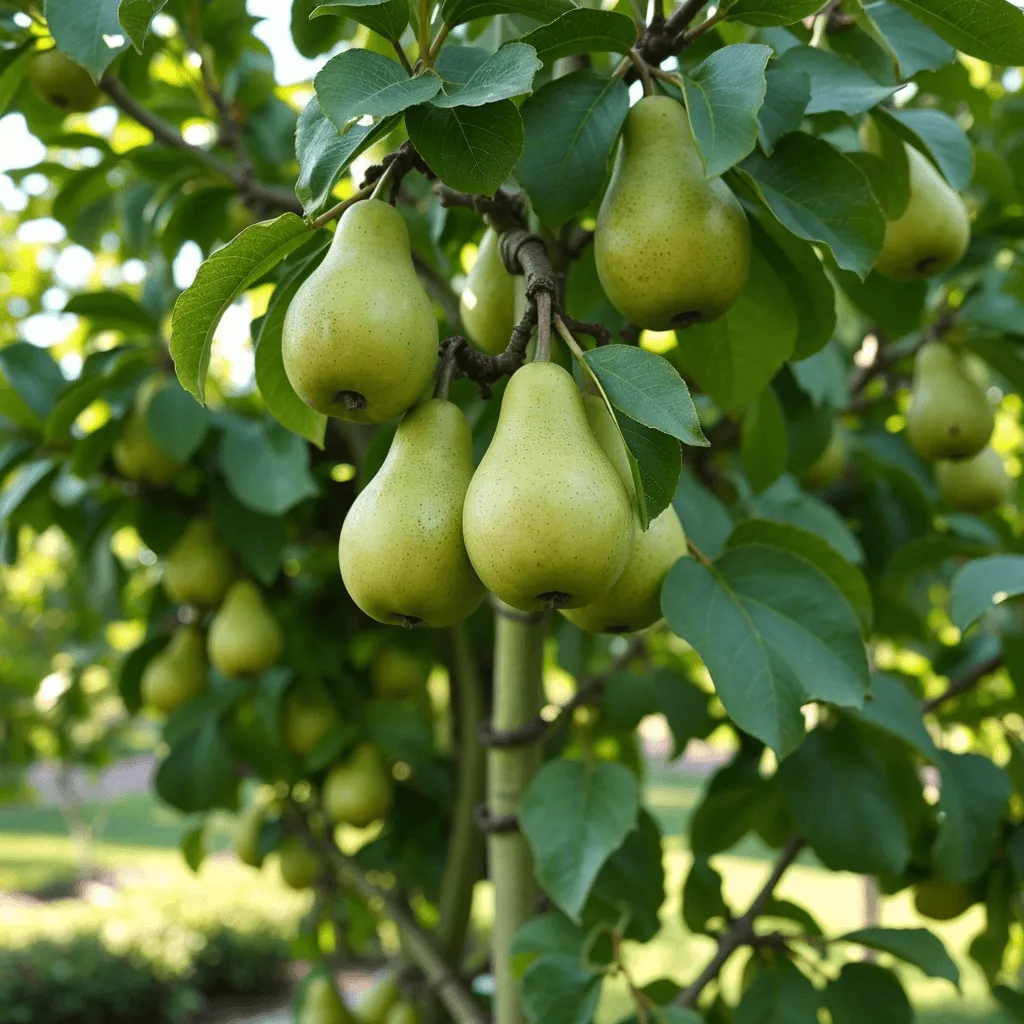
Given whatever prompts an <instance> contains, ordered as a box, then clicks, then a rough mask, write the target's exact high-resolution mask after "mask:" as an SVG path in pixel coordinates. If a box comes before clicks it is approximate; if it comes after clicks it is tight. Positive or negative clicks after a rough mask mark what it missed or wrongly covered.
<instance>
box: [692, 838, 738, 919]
mask: <svg viewBox="0 0 1024 1024" xmlns="http://www.w3.org/2000/svg"><path fill="white" fill-rule="evenodd" d="M733 916H734V915H733V912H732V910H731V908H730V907H729V904H728V903H726V902H725V897H724V896H723V895H722V876H721V875H720V874H719V873H718V872H717V871H716V870H715V869H714V868H713V867H712V866H711V862H710V861H709V860H708V858H707V857H705V856H703V855H699V854H698V855H695V856H694V858H693V864H692V865H691V867H690V873H689V874H688V875H687V876H686V882H685V883H684V885H683V921H684V923H685V924H686V927H687V928H689V929H690V931H691V932H694V933H695V934H700V933H701V932H706V931H708V925H709V924H711V925H712V926H713V929H714V930H718V929H719V928H721V927H722V926H723V925H725V924H728V922H729V921H731V920H732V919H733Z"/></svg>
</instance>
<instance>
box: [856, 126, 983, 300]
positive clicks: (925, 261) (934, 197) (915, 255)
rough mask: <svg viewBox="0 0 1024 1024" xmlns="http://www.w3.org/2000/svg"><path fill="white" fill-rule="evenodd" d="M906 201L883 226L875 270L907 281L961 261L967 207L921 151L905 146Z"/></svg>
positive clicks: (966, 238)
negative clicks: (895, 215)
mask: <svg viewBox="0 0 1024 1024" xmlns="http://www.w3.org/2000/svg"><path fill="white" fill-rule="evenodd" d="M906 149H907V157H908V160H909V163H910V200H909V202H908V203H907V207H906V209H905V210H904V211H903V213H901V214H900V215H899V216H898V217H897V218H896V219H895V220H887V221H886V224H885V241H884V243H883V244H882V251H881V252H880V253H879V255H878V259H877V260H875V269H876V270H877V271H879V272H880V273H882V274H885V276H886V277H892V278H896V279H897V280H900V281H909V280H913V279H914V278H919V277H931V276H932V275H933V274H939V273H941V272H942V271H943V270H948V269H949V268H950V267H953V266H955V265H956V264H957V263H959V262H960V260H961V258H962V257H963V254H964V253H965V252H966V251H967V246H968V243H969V242H970V240H971V222H970V220H969V219H968V217H967V207H966V206H964V201H963V200H962V199H961V198H960V196H959V195H958V194H957V193H956V191H955V190H954V189H953V187H952V186H951V185H950V184H949V183H948V182H947V181H946V179H945V178H944V177H943V176H942V175H941V174H940V173H939V171H938V170H937V169H936V168H935V166H934V165H933V164H932V162H931V161H930V160H929V159H928V158H927V157H926V156H924V154H923V153H920V152H918V151H917V150H916V149H914V148H912V147H910V146H907V147H906Z"/></svg>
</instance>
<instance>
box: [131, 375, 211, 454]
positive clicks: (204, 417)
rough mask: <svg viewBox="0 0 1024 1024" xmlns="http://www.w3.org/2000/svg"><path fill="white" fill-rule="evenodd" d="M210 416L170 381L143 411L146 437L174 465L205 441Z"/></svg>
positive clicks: (192, 452)
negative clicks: (147, 435) (150, 439)
mask: <svg viewBox="0 0 1024 1024" xmlns="http://www.w3.org/2000/svg"><path fill="white" fill-rule="evenodd" d="M209 426H210V414H209V413H208V412H207V411H206V409H204V408H203V407H202V406H201V405H199V404H198V403H197V402H196V400H195V399H194V398H193V397H192V396H191V395H190V394H189V393H188V392H187V391H184V390H183V389H182V388H180V387H179V386H178V385H177V383H175V382H171V383H169V384H168V385H167V386H166V387H163V388H161V389H160V390H159V391H158V392H157V393H156V394H155V395H154V396H153V400H152V401H151V402H150V403H149V406H148V407H147V408H146V429H147V430H148V431H149V436H150V437H152V439H153V440H154V441H155V442H156V444H157V447H159V448H161V449H163V451H164V452H166V453H167V454H168V455H170V457H171V458H172V459H174V461H175V462H183V463H184V462H188V460H189V459H191V458H192V456H193V455H195V453H196V452H197V451H199V447H200V445H201V444H202V443H203V441H204V440H205V439H206V432H207V430H208V429H209Z"/></svg>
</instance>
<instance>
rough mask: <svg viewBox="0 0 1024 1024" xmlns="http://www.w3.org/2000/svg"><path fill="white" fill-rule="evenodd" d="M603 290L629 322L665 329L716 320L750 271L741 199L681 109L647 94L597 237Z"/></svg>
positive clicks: (624, 143) (622, 149) (631, 117)
mask: <svg viewBox="0 0 1024 1024" xmlns="http://www.w3.org/2000/svg"><path fill="white" fill-rule="evenodd" d="M594 256H595V259H596V262H597V274H598V277H599V278H600V279H601V285H602V287H603V288H604V290H605V293H606V294H607V295H608V298H609V299H611V301H612V303H613V304H614V305H615V307H616V309H618V310H619V312H620V313H622V314H623V316H626V317H628V318H629V319H630V320H631V321H632V322H633V323H635V324H638V325H639V326H640V327H644V328H647V329H649V330H655V331H664V330H670V329H671V328H684V327H688V326H690V325H691V324H695V323H701V322H704V321H707V320H714V319H715V318H716V317H719V316H721V315H722V314H723V313H724V312H725V311H726V310H727V309H728V308H729V307H730V306H731V305H732V304H733V303H734V302H735V301H736V299H737V297H738V296H739V294H740V292H741V291H742V290H743V286H744V284H745V283H746V280H747V272H748V270H749V267H750V231H749V228H748V227H747V219H746V216H745V215H744V213H743V209H742V208H741V207H740V204H739V202H738V201H737V199H736V197H735V196H734V195H733V194H732V192H731V191H730V190H729V187H728V186H727V185H726V184H725V183H724V182H723V181H722V180H721V178H711V179H708V178H706V177H705V176H704V164H703V162H702V161H701V157H700V153H699V151H698V149H697V145H696V143H695V142H694V139H693V132H692V131H691V129H690V122H689V119H688V118H687V116H686V111H685V110H684V109H683V107H682V105H681V104H679V103H677V102H676V101H675V100H674V99H672V98H671V97H668V96H647V97H645V98H644V99H642V100H640V102H639V103H637V104H636V105H635V106H634V107H633V108H632V109H631V110H630V112H629V114H628V115H627V116H626V123H625V125H624V127H623V130H622V139H621V141H620V143H619V151H618V155H617V157H616V160H615V169H614V171H613V172H612V178H611V183H610V184H609V185H608V191H607V192H606V193H605V196H604V199H603V201H602V202H601V209H600V212H599V213H598V217H597V228H596V230H595V231H594Z"/></svg>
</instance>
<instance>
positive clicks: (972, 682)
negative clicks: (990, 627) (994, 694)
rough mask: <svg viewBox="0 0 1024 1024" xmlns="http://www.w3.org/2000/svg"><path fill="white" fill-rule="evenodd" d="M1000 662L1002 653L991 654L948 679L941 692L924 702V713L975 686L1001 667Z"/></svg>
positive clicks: (1001, 661)
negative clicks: (948, 681)
mask: <svg viewBox="0 0 1024 1024" xmlns="http://www.w3.org/2000/svg"><path fill="white" fill-rule="evenodd" d="M1002 664H1003V655H1002V654H993V655H992V657H991V658H986V659H985V660H984V661H982V662H980V663H979V664H977V665H975V666H974V668H971V669H968V670H967V671H966V672H965V673H964V674H963V675H962V676H957V678H956V679H953V680H950V683H949V686H947V687H946V689H945V690H943V691H942V693H940V694H938V696H936V697H932V698H931V699H930V700H926V701H925V702H924V705H923V710H924V711H925V712H926V713H927V712H929V711H935V710H936V709H937V708H940V707H941V706H942V705H943V704H945V703H946V701H948V700H952V699H953V698H954V697H959V696H960V695H961V694H963V693H966V692H967V691H968V690H970V689H972V688H973V687H975V686H977V684H978V683H980V682H981V680H982V679H984V678H985V676H987V675H990V674H991V673H993V672H995V670H996V669H997V668H1001V667H1002Z"/></svg>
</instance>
